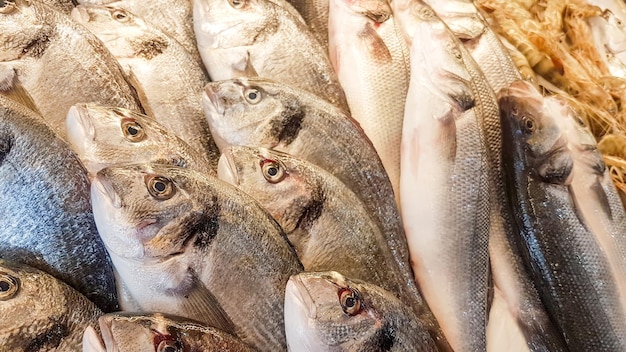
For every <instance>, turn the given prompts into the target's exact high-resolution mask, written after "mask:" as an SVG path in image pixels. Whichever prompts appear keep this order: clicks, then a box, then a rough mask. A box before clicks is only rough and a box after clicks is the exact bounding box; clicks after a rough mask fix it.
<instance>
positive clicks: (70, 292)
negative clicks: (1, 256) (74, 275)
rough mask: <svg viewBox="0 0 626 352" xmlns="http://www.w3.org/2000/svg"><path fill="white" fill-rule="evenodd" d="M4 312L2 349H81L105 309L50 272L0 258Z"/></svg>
mask: <svg viewBox="0 0 626 352" xmlns="http://www.w3.org/2000/svg"><path fill="white" fill-rule="evenodd" d="M0 315H2V317H4V319H1V320H0V351H7V352H8V351H11V352H33V351H59V352H70V351H74V352H81V351H82V336H83V331H84V330H85V328H87V327H91V326H94V327H97V319H98V317H99V316H100V315H102V312H101V311H100V310H99V309H98V308H97V307H96V306H95V305H94V304H93V303H92V302H90V301H89V300H88V299H87V298H85V297H84V296H83V295H81V294H80V293H78V292H77V291H76V290H74V289H72V288H71V287H69V286H68V285H66V284H65V283H63V282H62V281H59V280H58V279H56V278H54V277H52V276H50V275H49V274H46V273H45V272H43V271H40V270H37V269H34V268H31V267H29V266H27V265H22V264H17V263H12V262H7V261H4V260H0ZM92 329H93V327H92Z"/></svg>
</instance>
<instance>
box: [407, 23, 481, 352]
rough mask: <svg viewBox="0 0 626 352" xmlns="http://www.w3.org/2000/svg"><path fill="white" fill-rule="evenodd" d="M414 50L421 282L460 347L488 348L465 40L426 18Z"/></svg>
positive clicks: (413, 174) (415, 202)
mask: <svg viewBox="0 0 626 352" xmlns="http://www.w3.org/2000/svg"><path fill="white" fill-rule="evenodd" d="M413 40H414V42H413V45H412V49H411V60H412V61H411V68H412V72H411V82H410V85H409V92H408V95H407V99H406V101H407V103H406V110H405V117H404V123H403V131H402V159H401V161H402V164H401V170H402V176H401V178H400V190H401V193H400V196H401V209H402V219H403V222H404V229H405V231H406V236H407V241H408V244H409V250H410V253H411V263H412V266H413V272H414V273H415V280H416V282H417V284H418V286H419V287H420V291H421V292H422V294H423V295H424V298H425V299H426V302H427V303H428V306H429V307H430V308H431V310H432V311H433V314H434V315H435V317H436V318H437V321H438V322H439V324H440V325H441V328H442V330H443V332H444V334H445V335H446V338H447V339H448V341H449V342H450V345H451V346H452V348H453V349H454V350H455V351H481V350H485V348H486V345H485V341H486V338H485V331H486V330H485V329H486V325H487V305H488V301H489V297H488V291H489V282H488V281H489V226H490V223H489V217H490V208H489V185H488V181H489V178H488V172H487V168H488V165H487V155H486V153H487V149H486V147H485V135H484V133H483V131H482V125H481V122H480V119H481V116H477V115H478V114H480V113H481V112H482V111H481V110H480V109H474V107H475V96H477V95H478V94H479V92H476V91H474V90H473V87H472V86H471V85H469V81H471V80H472V77H471V76H470V74H469V72H468V68H467V65H466V63H465V62H466V61H467V60H468V59H469V60H471V58H470V57H469V54H467V53H466V52H464V49H463V47H462V44H460V42H459V41H458V40H457V39H456V38H455V37H454V35H453V34H452V32H450V31H449V30H448V28H447V27H446V26H445V24H443V22H441V21H440V20H439V19H438V18H436V16H434V13H431V14H430V15H428V14H427V13H423V17H422V22H421V23H419V24H418V25H417V27H416V31H415V37H414V39H413Z"/></svg>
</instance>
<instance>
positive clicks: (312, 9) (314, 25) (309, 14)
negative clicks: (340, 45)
mask: <svg viewBox="0 0 626 352" xmlns="http://www.w3.org/2000/svg"><path fill="white" fill-rule="evenodd" d="M288 1H289V3H290V4H291V5H293V7H294V8H295V9H296V10H298V12H299V13H300V15H302V18H303V19H304V22H306V24H307V25H308V26H309V29H310V30H311V33H312V34H313V35H314V36H315V38H317V40H318V41H319V42H320V44H322V47H323V48H324V50H325V52H326V53H328V6H329V0H288Z"/></svg>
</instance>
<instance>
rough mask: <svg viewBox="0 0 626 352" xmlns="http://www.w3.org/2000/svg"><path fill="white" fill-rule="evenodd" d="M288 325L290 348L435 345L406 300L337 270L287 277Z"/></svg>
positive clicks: (404, 348) (428, 348) (403, 348)
mask: <svg viewBox="0 0 626 352" xmlns="http://www.w3.org/2000/svg"><path fill="white" fill-rule="evenodd" d="M285 327H286V331H287V344H288V350H289V351H437V348H436V346H435V343H434V342H433V340H432V339H431V338H430V336H429V335H428V333H427V332H426V330H425V328H424V326H423V324H422V323H421V322H420V320H419V319H418V318H417V317H416V316H415V315H414V313H413V311H412V310H411V308H410V307H409V306H408V305H407V304H406V302H404V301H403V300H402V299H399V298H398V297H397V296H396V295H394V294H393V293H391V292H389V291H387V290H384V289H382V288H381V287H379V286H376V285H373V284H371V283H368V282H364V281H361V280H356V279H350V278H348V277H345V276H344V275H342V274H341V273H339V272H337V271H328V272H305V273H301V274H298V275H294V276H292V277H291V278H290V279H289V282H287V288H286V293H285Z"/></svg>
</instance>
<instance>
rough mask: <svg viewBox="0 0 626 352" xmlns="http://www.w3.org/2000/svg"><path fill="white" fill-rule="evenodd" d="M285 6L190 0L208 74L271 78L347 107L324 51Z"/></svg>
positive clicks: (264, 1)
mask: <svg viewBox="0 0 626 352" xmlns="http://www.w3.org/2000/svg"><path fill="white" fill-rule="evenodd" d="M287 6H291V5H289V4H288V3H284V2H281V3H276V2H273V1H270V0H250V1H228V0H198V1H195V2H194V21H193V22H194V28H195V32H196V36H197V39H198V48H199V49H200V55H201V56H202V60H203V61H204V64H205V66H206V69H207V70H208V71H209V75H210V76H211V79H212V80H214V81H217V80H225V79H231V78H236V77H241V76H244V77H254V76H259V77H265V78H269V79H274V80H277V81H280V82H283V83H285V84H290V85H293V86H295V87H298V88H302V89H305V90H307V91H310V92H312V93H313V94H316V95H318V96H319V97H321V98H323V99H325V100H327V101H329V102H331V103H332V104H334V105H335V106H337V107H339V108H341V109H344V110H345V111H348V104H347V102H346V98H345V95H344V93H343V90H342V88H341V86H340V84H339V81H338V80H337V76H336V74H335V72H334V70H333V68H332V66H331V63H330V60H329V59H328V54H327V52H326V51H325V50H324V48H323V47H322V45H321V44H320V43H319V42H318V41H317V40H316V39H315V37H313V35H312V34H311V33H310V31H309V30H308V28H307V26H306V24H304V21H302V18H299V17H295V16H294V14H297V11H295V9H293V7H292V8H291V9H290V10H287V9H285V7H287Z"/></svg>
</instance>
